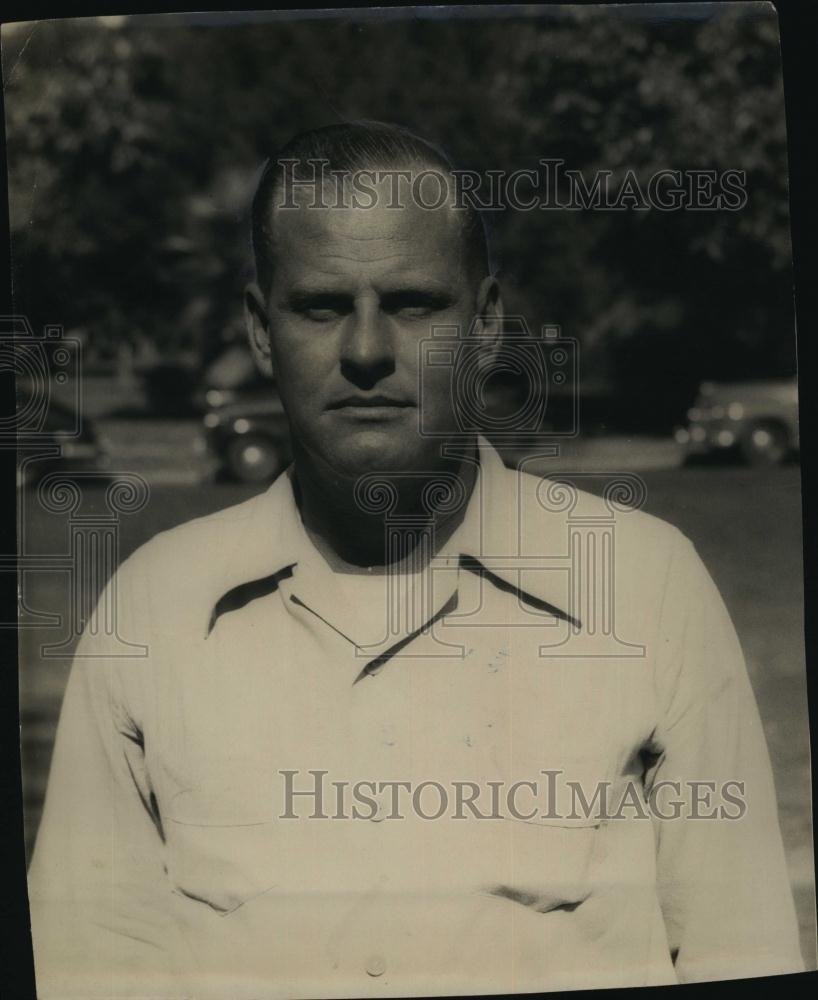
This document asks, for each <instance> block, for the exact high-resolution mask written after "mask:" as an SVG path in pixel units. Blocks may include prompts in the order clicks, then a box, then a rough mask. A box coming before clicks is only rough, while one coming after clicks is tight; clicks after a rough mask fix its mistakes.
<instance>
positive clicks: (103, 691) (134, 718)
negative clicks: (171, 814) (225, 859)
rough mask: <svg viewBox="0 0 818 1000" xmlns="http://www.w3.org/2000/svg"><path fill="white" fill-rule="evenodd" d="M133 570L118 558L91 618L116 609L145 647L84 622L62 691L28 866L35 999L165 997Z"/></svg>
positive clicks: (155, 821)
mask: <svg viewBox="0 0 818 1000" xmlns="http://www.w3.org/2000/svg"><path fill="white" fill-rule="evenodd" d="M134 575H135V574H134V567H133V564H132V563H130V564H129V563H125V564H123V567H122V568H121V569H120V571H119V573H118V574H116V577H115V579H114V580H112V581H111V582H110V583H109V584H108V586H107V587H106V590H105V593H104V594H103V597H102V598H101V600H100V604H99V606H98V614H97V615H96V616H95V623H99V624H104V623H105V618H106V617H108V616H107V615H105V614H103V613H102V609H103V608H105V609H110V608H112V607H115V608H116V611H117V614H116V615H115V616H114V618H113V622H114V623H115V626H116V632H117V633H118V634H119V635H120V636H123V637H126V638H127V640H128V641H129V642H137V643H140V644H142V645H143V646H145V647H147V648H145V649H141V650H135V652H136V653H137V654H141V655H127V654H128V652H129V650H128V647H126V646H124V644H123V643H122V642H121V641H118V640H117V639H116V637H114V636H111V635H108V634H105V632H106V630H105V629H104V628H102V629H100V630H99V631H98V632H96V633H95V634H94V633H92V632H91V631H90V630H86V632H85V634H84V635H83V636H82V638H81V640H80V642H79V645H78V647H77V652H76V655H75V658H74V662H73V664H72V668H71V673H70V676H69V681H68V685H67V688H66V693H65V697H64V700H63V705H62V710H61V714H60V721H59V725H58V727H57V735H56V740H55V746H54V754H53V758H52V764H51V771H50V775H49V781H48V788H47V792H46V799H45V805H44V810H43V816H42V821H41V824H40V828H39V831H38V836H37V841H36V845H35V849H34V854H33V858H32V862H31V867H30V869H29V903H30V912H31V923H32V939H33V946H34V959H35V974H36V978H37V994H38V997H40V998H50V997H55V998H56V997H60V998H62V997H66V998H68V997H83V998H91V997H114V996H116V997H119V996H135V995H141V996H151V995H153V996H161V997H171V996H173V995H174V990H173V989H172V980H173V970H172V965H171V956H172V954H173V948H172V946H171V941H172V935H173V932H172V927H171V924H170V920H169V916H168V911H169V901H170V895H169V894H170V887H169V883H168V881H167V878H166V874H165V868H164V863H163V848H164V842H163V835H162V826H161V818H160V816H159V815H158V811H157V808H156V804H155V799H154V798H153V795H152V791H151V787H150V778H149V775H148V772H147V768H146V765H145V753H144V745H143V740H142V735H141V731H140V726H139V722H138V718H139V710H138V709H139V706H138V704H134V703H135V702H136V701H138V698H137V697H136V696H135V692H137V691H138V689H139V683H140V681H141V679H142V676H143V675H144V672H145V670H146V664H147V657H148V656H149V655H150V639H149V634H148V632H147V631H146V629H147V621H146V615H145V613H144V611H145V607H144V602H140V600H139V593H138V588H136V587H135V585H134V579H133V578H134ZM108 621H109V623H110V622H111V619H110V618H108ZM107 631H111V629H110V628H109V629H108V630H107ZM123 653H124V654H125V655H123Z"/></svg>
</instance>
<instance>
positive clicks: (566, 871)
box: [484, 817, 606, 913]
mask: <svg viewBox="0 0 818 1000" xmlns="http://www.w3.org/2000/svg"><path fill="white" fill-rule="evenodd" d="M605 833H606V825H605V824H604V823H603V822H601V821H592V820H583V821H577V822H566V821H564V820H554V819H541V818H536V819H525V820H523V819H515V818H510V817H506V818H504V819H503V821H502V835H503V841H504V850H505V858H504V861H503V863H502V865H501V866H498V867H501V868H502V873H501V874H500V877H499V878H497V879H496V880H495V881H494V882H493V884H491V885H489V886H487V887H486V889H485V890H484V891H488V892H489V894H490V895H493V896H497V897H500V898H504V899H508V900H510V901H512V902H515V903H518V904H520V905H523V906H526V907H528V908H530V909H532V910H534V911H537V912H540V913H547V912H550V911H551V910H556V909H560V908H562V909H565V910H572V909H575V908H576V907H577V906H578V905H579V904H580V903H582V902H584V901H585V900H586V899H587V898H588V897H589V896H590V895H591V893H592V892H593V890H594V882H595V871H596V868H597V866H598V864H599V861H600V859H601V856H602V854H603V853H604V842H605Z"/></svg>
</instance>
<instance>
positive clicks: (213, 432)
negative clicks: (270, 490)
mask: <svg viewBox="0 0 818 1000" xmlns="http://www.w3.org/2000/svg"><path fill="white" fill-rule="evenodd" d="M223 399H224V401H223ZM216 403H217V405H211V406H210V408H209V409H208V411H207V413H205V415H204V419H203V424H204V439H205V446H206V449H207V451H208V452H209V453H210V455H211V457H212V459H213V464H214V465H215V474H216V477H217V478H221V479H232V480H238V481H239V482H245V483H264V482H269V481H271V480H273V479H274V478H275V477H276V476H277V475H278V474H279V473H280V472H281V471H282V470H283V469H285V468H286V467H287V466H288V465H289V464H290V462H291V461H292V450H291V447H290V429H289V425H288V423H287V418H286V416H285V414H284V407H283V406H282V404H281V400H280V398H279V396H278V394H277V393H276V391H275V388H274V386H272V385H271V384H270V382H267V383H265V384H264V386H263V388H261V389H259V390H258V391H256V392H253V393H245V394H236V393H230V394H229V395H228V394H225V397H223V398H222V397H220V398H219V399H218V400H216Z"/></svg>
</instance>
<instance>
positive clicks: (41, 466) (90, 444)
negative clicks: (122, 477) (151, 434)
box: [17, 399, 110, 487]
mask: <svg viewBox="0 0 818 1000" xmlns="http://www.w3.org/2000/svg"><path fill="white" fill-rule="evenodd" d="M57 448H59V451H58V452H57V451H56V449H57ZM52 449H53V450H54V454H48V452H49V451H51V450H52ZM17 464H18V472H19V475H18V480H19V483H20V485H21V486H26V487H30V486H34V485H35V484H36V483H38V482H39V481H40V479H42V478H43V476H45V475H46V474H47V473H49V472H61V473H64V474H66V475H68V476H70V475H71V473H72V472H105V471H106V470H107V469H108V467H109V465H110V456H109V453H108V446H107V444H106V442H105V441H104V440H103V439H102V437H101V436H100V434H99V433H98V432H97V429H96V427H95V425H94V423H93V421H91V420H89V419H88V417H83V419H82V421H81V422H80V424H79V426H78V425H77V420H76V414H75V413H74V411H73V410H72V409H71V408H70V407H68V406H64V405H63V404H62V403H58V402H57V401H56V400H54V399H51V400H49V402H48V408H47V410H46V411H45V417H44V420H43V425H42V427H41V428H40V429H39V431H38V434H37V437H36V440H35V442H34V443H33V444H31V445H28V444H26V443H25V442H24V441H21V442H20V444H19V446H18V450H17Z"/></svg>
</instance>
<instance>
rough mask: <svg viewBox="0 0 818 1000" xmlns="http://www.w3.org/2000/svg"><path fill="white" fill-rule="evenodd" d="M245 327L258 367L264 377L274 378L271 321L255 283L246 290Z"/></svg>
mask: <svg viewBox="0 0 818 1000" xmlns="http://www.w3.org/2000/svg"><path fill="white" fill-rule="evenodd" d="M244 325H245V327H246V328H247V339H248V340H249V342H250V350H251V351H252V352H253V358H254V359H255V362H256V366H257V367H258V370H259V371H260V372H261V374H262V375H266V376H268V377H272V374H273V355H272V348H271V346H270V319H269V316H268V315H267V305H266V303H265V301H264V296H263V295H262V294H261V289H260V288H259V287H258V285H257V284H256V283H255V282H252V283H251V284H249V285H248V286H247V287H246V288H245V290H244Z"/></svg>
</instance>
